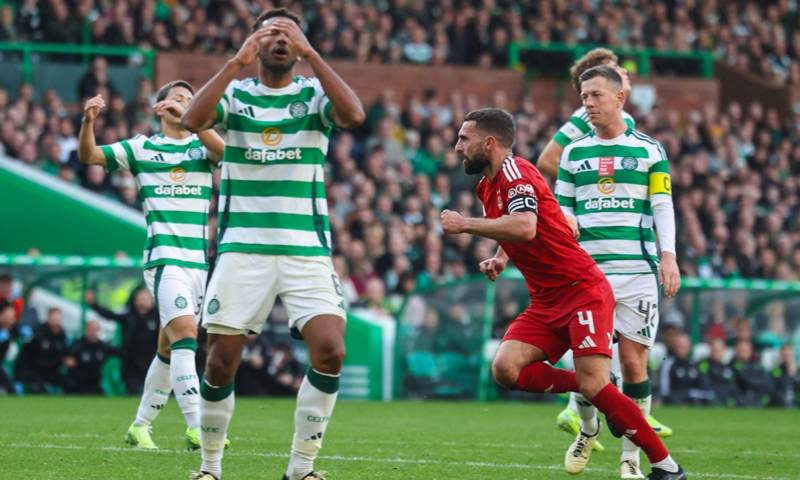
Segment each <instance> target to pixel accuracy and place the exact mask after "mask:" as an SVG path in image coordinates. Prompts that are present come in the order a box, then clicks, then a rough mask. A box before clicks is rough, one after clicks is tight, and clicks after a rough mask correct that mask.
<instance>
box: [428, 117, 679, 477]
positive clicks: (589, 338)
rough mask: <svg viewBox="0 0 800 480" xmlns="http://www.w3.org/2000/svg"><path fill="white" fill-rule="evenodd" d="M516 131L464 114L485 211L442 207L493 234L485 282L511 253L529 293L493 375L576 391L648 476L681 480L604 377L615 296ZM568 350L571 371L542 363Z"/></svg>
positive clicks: (521, 384)
mask: <svg viewBox="0 0 800 480" xmlns="http://www.w3.org/2000/svg"><path fill="white" fill-rule="evenodd" d="M514 138H515V131H514V122H513V120H512V118H511V116H510V115H509V114H508V113H506V112H505V111H503V110H499V109H494V108H485V109H481V110H475V111H473V112H470V113H469V114H467V116H466V117H465V118H464V123H463V125H462V126H461V130H460V131H459V133H458V142H457V143H456V146H455V150H456V153H457V154H458V155H459V156H460V157H461V158H462V159H463V162H464V170H465V171H466V173H467V174H472V175H475V174H483V178H482V179H481V180H480V182H479V183H478V186H477V194H478V197H479V198H480V200H481V202H482V203H483V208H484V211H485V215H484V218H469V217H464V216H462V215H460V214H459V213H457V212H453V211H450V210H445V211H444V212H442V215H441V221H442V227H443V229H444V231H445V232H446V233H448V234H458V233H469V234H472V235H479V236H482V237H488V238H492V239H494V240H497V241H498V242H499V244H500V248H499V249H498V251H497V254H496V255H495V256H494V257H492V258H490V259H487V260H484V261H483V262H481V265H480V268H481V271H482V272H484V273H485V274H486V276H487V277H489V279H490V280H495V279H496V278H497V276H498V275H499V274H500V273H501V272H502V271H503V269H504V268H505V266H506V264H507V262H508V260H511V261H512V262H514V264H515V265H516V266H517V268H519V270H520V272H522V275H523V276H524V277H525V282H526V283H527V285H528V290H529V291H530V295H531V303H530V305H529V306H528V308H526V309H525V311H523V312H522V313H521V314H520V315H519V316H518V317H517V318H516V319H515V320H514V322H512V324H511V326H510V327H509V328H508V331H507V332H506V334H505V336H504V337H503V342H502V343H501V344H500V348H499V349H498V351H497V355H496V356H495V358H494V361H493V362H492V374H493V375H494V378H495V380H496V381H497V382H498V383H499V384H500V385H503V386H504V387H506V388H509V389H514V390H525V391H529V392H538V393H541V392H547V393H562V392H580V393H582V394H583V395H584V396H585V397H586V398H587V399H589V400H590V401H591V402H592V403H593V404H594V405H595V406H596V407H597V408H598V409H599V410H600V411H601V412H603V413H604V414H605V415H606V419H607V422H608V424H609V428H610V429H611V431H612V433H614V434H615V435H626V436H627V437H628V438H630V439H631V441H633V442H634V443H635V444H637V445H639V446H640V447H641V448H642V449H643V450H644V451H645V453H646V454H647V456H648V458H649V459H650V463H651V466H652V472H651V473H650V475H648V477H647V478H649V479H651V480H683V479H685V478H686V476H685V474H684V472H683V470H682V469H681V468H680V467H679V466H678V465H677V464H676V463H675V461H674V460H673V459H672V457H671V456H670V455H669V452H668V451H667V449H666V447H665V446H664V444H663V443H662V442H661V440H660V439H659V438H658V436H657V435H656V433H655V432H654V431H653V429H652V428H651V427H650V426H649V425H648V424H647V421H646V420H645V418H644V416H643V415H642V412H641V410H640V409H639V407H638V406H637V405H636V404H635V403H633V401H632V400H631V399H630V398H628V397H627V396H625V395H623V394H622V392H620V391H619V390H618V389H617V388H616V387H615V386H614V385H613V384H612V383H611V381H610V370H611V345H612V335H613V329H614V325H613V323H614V294H613V292H612V290H611V287H610V286H609V284H608V282H607V281H606V279H605V276H604V275H603V274H602V272H601V271H600V270H599V269H598V268H597V266H596V265H595V263H594V261H593V260H592V259H591V257H589V255H588V254H587V253H586V252H585V251H584V250H583V249H582V248H581V247H580V246H579V245H578V243H577V242H576V241H575V239H574V237H573V235H572V232H571V230H570V228H569V226H568V225H567V222H566V219H565V217H564V215H563V213H562V212H561V208H560V207H559V206H558V202H557V201H556V200H555V198H554V196H553V194H552V193H551V192H550V189H549V187H548V186H547V183H546V182H545V180H544V178H543V177H542V175H541V174H540V173H539V171H538V170H537V169H536V167H534V166H533V164H531V163H530V162H528V161H527V160H525V159H523V158H520V157H516V156H514V155H513V153H512V150H511V149H512V146H513V143H514ZM568 349H572V354H573V357H574V360H575V371H574V372H572V371H569V370H563V369H558V368H554V367H552V366H551V365H549V364H548V363H546V361H549V362H551V363H556V362H557V361H558V359H559V358H561V356H562V355H564V353H565V352H566V351H567V350H568ZM598 433H599V431H598ZM595 435H597V434H595Z"/></svg>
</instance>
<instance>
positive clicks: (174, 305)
mask: <svg viewBox="0 0 800 480" xmlns="http://www.w3.org/2000/svg"><path fill="white" fill-rule="evenodd" d="M207 277H208V271H207V270H203V269H200V268H186V267H178V266H175V265H159V266H158V267H153V268H148V269H147V270H145V271H144V283H145V284H146V285H147V289H148V290H150V293H151V294H153V298H154V299H155V300H156V306H157V308H158V316H159V318H160V320H161V326H162V327H166V326H167V324H169V322H171V321H172V320H173V319H175V318H178V317H182V316H185V315H191V316H193V317H195V321H196V322H199V321H200V315H199V313H200V309H201V307H202V306H203V292H204V291H205V289H206V278H207Z"/></svg>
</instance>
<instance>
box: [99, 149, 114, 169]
mask: <svg viewBox="0 0 800 480" xmlns="http://www.w3.org/2000/svg"><path fill="white" fill-rule="evenodd" d="M100 150H101V151H102V152H103V156H104V157H106V170H108V171H109V172H116V171H117V170H119V162H117V156H116V155H115V154H114V149H113V148H111V147H110V146H109V145H102V146H100Z"/></svg>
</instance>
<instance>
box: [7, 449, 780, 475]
mask: <svg viewBox="0 0 800 480" xmlns="http://www.w3.org/2000/svg"><path fill="white" fill-rule="evenodd" d="M5 447H7V448H30V449H47V450H52V449H61V450H96V451H104V452H126V453H147V454H158V453H168V454H172V455H174V454H176V453H187V452H186V451H185V450H167V449H159V450H141V449H136V448H124V447H87V446H81V445H53V444H42V445H34V444H30V443H12V444H9V445H5ZM225 456H227V457H261V458H288V457H289V454H288V453H285V452H226V453H225ZM318 458H319V459H320V460H331V461H341V462H373V463H395V464H397V463H399V464H411V465H444V466H451V467H452V466H460V465H466V466H469V467H476V468H492V469H498V468H510V469H515V470H545V471H559V472H560V471H562V470H563V469H564V467H563V466H561V465H558V466H556V465H528V464H523V463H491V462H475V461H465V462H453V461H447V460H432V459H416V458H400V457H395V458H385V457H362V456H344V455H320V456H319V457H318ZM586 471H588V472H599V473H616V471H615V470H609V469H603V468H587V469H586ZM691 475H692V477H700V478H722V479H731V480H733V479H736V480H791V479H789V478H788V477H764V476H754V475H737V474H733V473H699V472H692V473H691Z"/></svg>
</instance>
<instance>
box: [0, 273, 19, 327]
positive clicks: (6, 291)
mask: <svg viewBox="0 0 800 480" xmlns="http://www.w3.org/2000/svg"><path fill="white" fill-rule="evenodd" d="M3 301H5V302H8V303H9V304H11V306H12V307H14V316H15V318H16V320H17V321H19V320H20V319H21V318H22V310H23V309H24V308H25V301H24V300H23V299H22V297H20V296H17V295H15V294H14V281H13V278H12V277H11V275H9V274H6V273H3V274H0V302H3Z"/></svg>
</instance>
